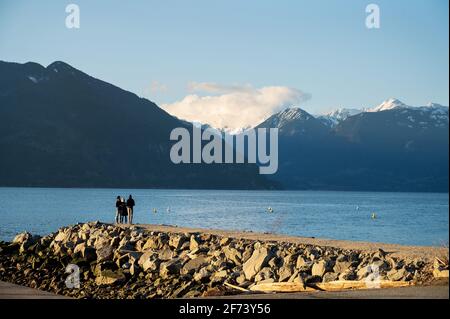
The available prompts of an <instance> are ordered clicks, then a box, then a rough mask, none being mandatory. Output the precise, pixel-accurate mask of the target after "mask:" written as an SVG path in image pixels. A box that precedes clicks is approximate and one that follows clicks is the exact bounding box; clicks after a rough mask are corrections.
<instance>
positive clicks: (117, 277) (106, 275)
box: [95, 270, 126, 286]
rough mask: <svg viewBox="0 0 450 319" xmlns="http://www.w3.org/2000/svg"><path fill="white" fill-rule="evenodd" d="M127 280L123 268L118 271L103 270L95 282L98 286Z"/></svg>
mask: <svg viewBox="0 0 450 319" xmlns="http://www.w3.org/2000/svg"><path fill="white" fill-rule="evenodd" d="M125 280H126V278H125V275H124V274H123V272H122V271H121V270H117V271H112V270H105V271H102V272H101V273H100V275H99V276H97V277H96V278H95V283H96V284H97V285H98V286H108V285H115V284H121V283H123V282H125Z"/></svg>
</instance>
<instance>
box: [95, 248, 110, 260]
mask: <svg viewBox="0 0 450 319" xmlns="http://www.w3.org/2000/svg"><path fill="white" fill-rule="evenodd" d="M96 254H97V263H101V262H103V261H108V260H112V259H113V256H114V249H113V248H112V247H111V246H103V247H101V248H99V249H97V250H96Z"/></svg>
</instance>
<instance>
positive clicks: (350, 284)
mask: <svg viewBox="0 0 450 319" xmlns="http://www.w3.org/2000/svg"><path fill="white" fill-rule="evenodd" d="M411 285H412V283H411V282H406V281H389V280H380V281H377V282H376V281H373V282H366V281H352V280H337V281H330V282H326V283H317V284H309V285H307V286H305V285H304V284H302V283H295V282H275V283H263V284H256V285H254V286H252V287H250V291H253V292H312V291H342V290H350V289H373V288H395V287H407V286H411Z"/></svg>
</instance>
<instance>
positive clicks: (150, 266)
mask: <svg viewBox="0 0 450 319" xmlns="http://www.w3.org/2000/svg"><path fill="white" fill-rule="evenodd" d="M160 264H161V261H160V260H159V259H154V260H152V259H150V258H148V259H147V260H145V262H144V263H143V264H142V269H143V270H144V271H151V272H153V271H158V270H159V266H160Z"/></svg>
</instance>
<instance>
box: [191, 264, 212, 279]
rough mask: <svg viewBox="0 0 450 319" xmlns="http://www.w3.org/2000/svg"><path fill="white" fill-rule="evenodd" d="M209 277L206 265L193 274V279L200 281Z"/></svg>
mask: <svg viewBox="0 0 450 319" xmlns="http://www.w3.org/2000/svg"><path fill="white" fill-rule="evenodd" d="M209 277H211V273H210V272H209V271H208V270H207V269H206V267H204V268H202V269H200V270H199V271H198V272H197V273H195V274H194V280H195V281H200V282H206V281H208V279H209Z"/></svg>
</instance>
